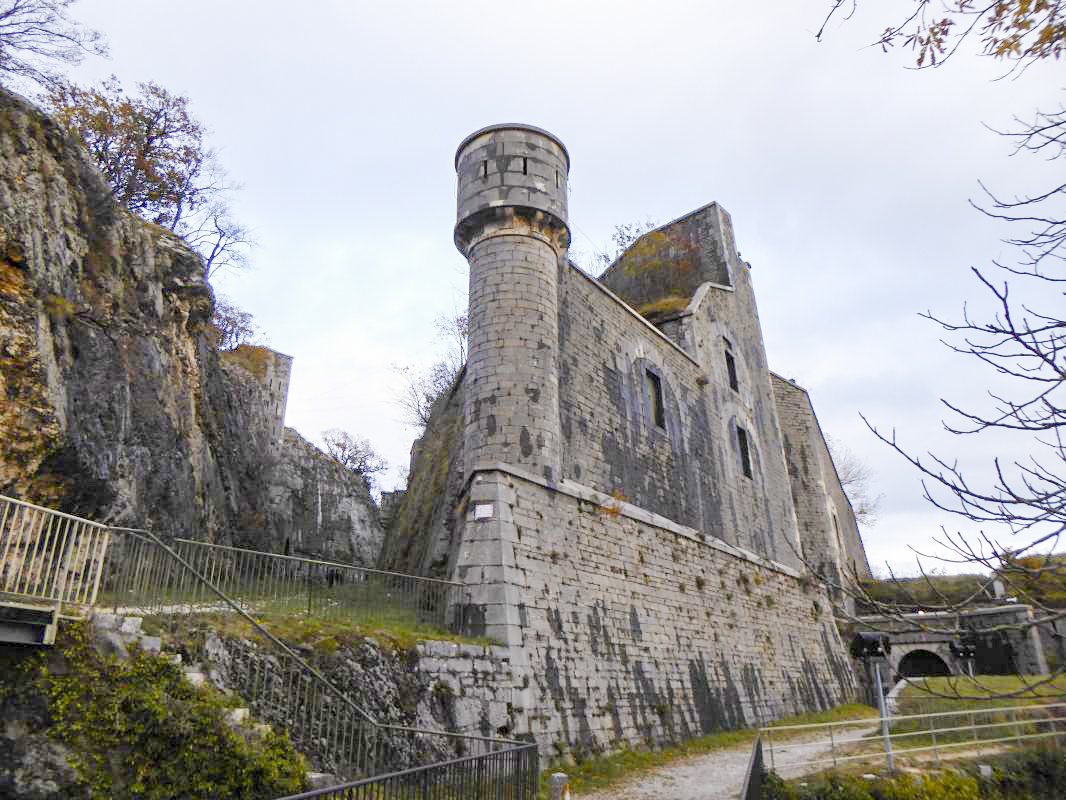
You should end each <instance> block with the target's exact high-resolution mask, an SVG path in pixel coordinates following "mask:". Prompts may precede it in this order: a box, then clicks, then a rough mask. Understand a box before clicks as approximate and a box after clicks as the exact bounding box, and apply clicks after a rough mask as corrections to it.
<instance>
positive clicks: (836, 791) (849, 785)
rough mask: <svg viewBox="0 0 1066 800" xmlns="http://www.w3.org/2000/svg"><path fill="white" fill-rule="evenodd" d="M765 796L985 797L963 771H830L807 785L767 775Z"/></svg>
mask: <svg viewBox="0 0 1066 800" xmlns="http://www.w3.org/2000/svg"><path fill="white" fill-rule="evenodd" d="M762 797H763V800H981V798H982V795H981V793H980V790H979V789H978V784H977V780H976V779H975V778H974V777H973V776H971V775H966V774H964V773H961V772H954V771H948V772H940V773H937V774H935V775H924V776H918V777H915V776H912V775H909V774H902V775H897V776H895V777H892V778H859V777H856V776H852V775H835V774H829V775H826V776H822V777H819V778H815V779H813V780H811V781H810V782H809V783H807V784H806V785H805V786H800V785H797V784H795V783H791V784H790V783H786V782H785V781H782V780H781V779H780V778H778V777H777V775H774V774H773V773H771V774H770V775H768V776H767V781H766V784H765V785H764V787H763V794H762Z"/></svg>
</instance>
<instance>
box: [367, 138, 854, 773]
mask: <svg viewBox="0 0 1066 800" xmlns="http://www.w3.org/2000/svg"><path fill="white" fill-rule="evenodd" d="M455 166H456V171H457V173H458V215H457V216H458V221H457V224H456V227H455V243H456V245H457V247H458V248H459V250H460V251H461V252H462V253H463V254H464V255H465V256H466V257H467V259H468V261H469V265H470V295H469V300H470V306H469V357H468V361H467V366H466V368H465V371H464V372H463V373H462V374H461V376H460V379H459V381H458V382H457V385H456V386H455V387H454V389H453V391H452V393H451V395H450V396H449V397H447V398H444V399H442V400H441V401H439V403H438V409H437V412H436V416H435V419H434V420H432V421H431V423H430V426H429V428H428V429H427V433H426V436H425V437H423V439H422V441H421V442H419V443H417V444H416V447H415V448H414V453H415V457H414V458H413V463H412V470H411V483H410V488H409V491H408V492H407V495H406V496H405V497H404V498H402V499H400V500H399V501H398V502H399V504H401V505H406V506H407V508H406V509H403V508H400V509H399V511H398V512H397V514H396V519H397V520H398V521H399V522H398V523H397V524H394V525H393V527H392V529H391V531H390V533H389V535H388V536H387V541H386V549H385V557H384V561H385V563H386V565H387V566H388V565H390V564H391V565H392V566H396V567H397V568H399V567H401V566H405V567H407V568H409V569H417V570H420V571H423V572H427V571H428V572H435V573H436V574H439V575H444V576H447V577H451V578H453V579H455V580H458V581H461V582H463V583H464V584H465V585H466V589H467V593H466V599H465V603H464V605H463V607H462V609H461V613H462V617H463V623H464V625H465V628H466V631H467V632H468V633H472V634H480V635H485V636H489V637H492V638H494V639H496V640H497V641H498V642H500V643H501V644H502V645H503V651H502V652H501V653H500V654H499V655H500V656H501V659H500V663H499V664H497V665H496V667H495V669H496V670H497V671H498V670H499V668H500V666H501V665H502V664H505V665H506V670H507V671H506V673H505V674H499V673H498V674H497V675H496V676H495V679H494V681H493V682H494V683H495V686H496V696H497V697H498V698H502V699H504V700H508V699H509V702H507V703H506V709H507V719H506V720H505V721H504V723H503V724H502V725H500V724H499V722H500V721H499V720H496V719H492V720H486V721H485V724H484V725H483V727H484V728H485V729H486V730H493V729H495V730H497V731H506V732H509V733H510V734H512V735H523V734H525V735H531V736H533V737H535V738H536V739H537V740H538V741H539V742H540V743H541V744H542V746H544V750H543V752H544V753H545V754H546V755H552V754H555V753H565V752H570V753H572V754H575V755H579V754H581V753H587V752H599V751H603V750H609V749H613V748H616V747H619V746H622V745H625V744H645V745H651V746H656V745H660V744H663V743H666V742H670V741H676V740H679V739H684V738H687V737H689V736H696V735H700V734H703V733H707V732H710V731H713V730H718V729H723V728H734V727H739V726H742V725H745V724H753V723H756V722H760V721H766V720H770V719H774V718H778V717H781V716H785V715H788V714H793V713H798V712H802V711H806V710H811V709H819V708H825V707H828V706H829V705H831V704H835V703H838V702H843V701H846V700H848V699H850V698H851V697H852V696H853V694H854V692H855V689H856V684H855V679H854V676H853V672H852V668H851V665H850V663H849V661H848V656H847V654H846V651H845V648H844V646H843V645H842V643H841V641H840V638H839V635H838V633H837V628H836V624H835V620H834V613H833V602H834V600H837V601H840V602H843V597H836V598H834V597H831V596H830V594H829V593H828V592H827V590H826V589H825V588H824V587H823V586H822V585H821V584H820V583H819V581H817V580H816V579H815V578H814V577H813V574H812V571H811V569H810V568H809V566H808V565H810V566H813V567H814V568H815V570H816V571H818V572H819V573H823V574H825V573H828V574H830V575H833V576H836V577H838V578H841V577H844V576H846V575H854V574H856V573H857V574H858V575H859V576H866V575H868V574H869V568H868V565H867V562H866V557H865V554H864V551H863V547H862V543H861V541H860V538H859V534H858V530H857V527H856V523H855V518H854V515H853V513H852V510H851V507H850V505H849V503H848V501H847V499H846V497H845V496H844V493H843V491H842V489H841V487H840V481H839V479H838V478H837V475H836V472H835V469H834V467H833V463H832V461H831V459H830V457H829V453H828V449H827V448H826V444H825V440H824V438H823V436H822V433H821V431H820V429H819V426H818V422H817V420H816V418H815V416H814V412H813V409H812V407H811V404H810V399H809V397H808V396H807V393H806V392H805V391H804V390H803V389H801V388H800V387H798V386H796V385H795V384H794V383H792V382H790V381H787V380H785V379H782V378H779V377H778V376H776V375H774V374H773V373H771V372H770V371H769V369H768V366H767V359H766V353H765V348H764V345H763V339H762V333H761V330H760V327H759V320H758V314H757V312H756V307H755V298H754V295H753V290H752V283H751V278H750V265H748V264H746V263H744V262H742V261H741V260H740V258H739V256H738V254H737V248H736V245H735V243H734V240H733V231H732V226H731V222H730V219H729V216H728V214H727V213H726V212H725V211H724V210H723V209H722V208H721V207H720V206H718V205H717V204H713V203H712V204H710V205H708V206H705V207H703V208H700V209H698V210H696V211H694V212H692V213H690V214H688V215H686V216H684V217H681V218H680V219H677V220H675V221H674V222H671V223H669V224H667V225H664V226H662V227H660V228H658V229H657V230H655V231H652V232H650V233H647V234H645V235H644V236H642V237H641V238H640V239H639V240H638V241H637V242H635V243H634V244H633V245H632V246H631V247H630V248H629V249H628V250H627V251H626V252H625V253H623V254H622V255H621V256H620V257H619V258H618V259H617V260H616V261H615V263H614V264H612V265H611V266H610V268H609V269H607V271H606V272H605V273H604V274H603V275H602V276H601V277H600V278H599V279H598V280H597V279H594V278H592V277H590V276H589V275H587V274H585V273H584V272H583V271H582V270H580V269H579V268H578V267H577V266H576V265H574V264H573V263H571V262H570V261H569V259H568V258H567V249H568V245H569V242H570V230H569V226H568V220H567V175H568V171H569V167H570V158H569V154H568V153H567V151H566V148H565V147H564V146H563V144H562V142H560V141H559V139H557V138H556V137H555V136H553V135H551V134H550V133H548V132H546V131H543V130H540V129H538V128H534V127H530V126H526V125H496V126H492V127H489V128H485V129H483V130H480V131H478V132H476V133H474V134H472V135H470V136H468V137H467V138H466V139H465V140H464V141H463V142H462V144H461V145H460V147H459V150H458V152H457V154H456V158H455ZM419 504H421V505H422V506H425V507H426V508H424V509H422V510H421V511H420V510H419V509H417V508H415V509H412V508H411V507H412V506H413V505H419ZM430 507H432V508H430ZM404 520H406V521H407V522H408V523H410V521H411V520H419V521H420V522H421V523H422V524H424V525H425V526H426V527H428V529H429V530H428V531H426V530H418V529H417V527H408V528H407V529H406V530H405V529H404ZM398 542H399V544H398ZM494 649H498V648H494Z"/></svg>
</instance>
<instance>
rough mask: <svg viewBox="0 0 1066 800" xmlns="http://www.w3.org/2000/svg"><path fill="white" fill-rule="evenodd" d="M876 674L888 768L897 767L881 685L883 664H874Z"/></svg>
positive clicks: (878, 703) (878, 702)
mask: <svg viewBox="0 0 1066 800" xmlns="http://www.w3.org/2000/svg"><path fill="white" fill-rule="evenodd" d="M874 676H875V677H876V679H877V705H878V706H879V707H880V710H881V736H882V738H883V739H884V740H885V758H886V759H887V761H888V769H889V770H890V771H891V770H894V769H895V768H896V762H895V759H894V758H893V757H892V734H891V733H889V730H888V711H887V710H886V709H885V693H884V690H883V689H882V686H881V665H880V664H875V665H874Z"/></svg>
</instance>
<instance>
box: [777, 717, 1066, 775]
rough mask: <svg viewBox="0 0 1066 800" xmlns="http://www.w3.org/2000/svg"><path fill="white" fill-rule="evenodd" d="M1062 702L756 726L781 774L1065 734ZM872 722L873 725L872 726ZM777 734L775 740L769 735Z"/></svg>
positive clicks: (944, 754) (932, 757) (1005, 745)
mask: <svg viewBox="0 0 1066 800" xmlns="http://www.w3.org/2000/svg"><path fill="white" fill-rule="evenodd" d="M1064 718H1066V703H1034V704H1030V705H1021V706H1019V705H1003V706H998V707H994V708H966V709H961V710H958V711H941V712H936V713H931V714H906V715H900V716H891V717H884V718H871V719H869V720H865V721H863V722H828V723H819V724H811V725H778V726H773V727H767V728H760V734H761V735H762V736H763V740H764V749H765V751H766V752H767V753H768V755H769V757H768V759H767V760H768V761H769V766H770V769H772V770H774V771H776V772H778V773H779V774H781V775H782V776H788V775H790V774H792V775H795V774H803V773H808V772H816V771H818V770H821V769H828V768H835V767H838V766H841V765H843V764H851V763H862V762H870V761H885V762H886V763H887V764H888V765H889V767H891V766H892V765H893V763H894V760H895V759H897V758H899V757H901V756H911V757H913V758H916V759H918V760H925V759H930V760H933V761H935V762H936V763H937V764H939V763H940V761H941V759H942V758H945V757H950V755H951V754H952V753H963V752H965V753H966V754H967V755H968V754H969V753H970V752H972V751H976V754H980V753H981V752H983V751H994V750H999V749H1009V748H1013V747H1017V746H1021V745H1024V744H1027V743H1029V742H1034V741H1039V740H1047V739H1051V740H1053V741H1054V742H1055V743H1056V744H1058V740H1059V737H1062V736H1066V719H1064ZM875 724H876V727H874V725H875ZM775 736H777V737H778V738H777V741H776V742H775V741H774V737H775Z"/></svg>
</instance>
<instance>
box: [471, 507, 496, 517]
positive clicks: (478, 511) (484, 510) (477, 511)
mask: <svg viewBox="0 0 1066 800" xmlns="http://www.w3.org/2000/svg"><path fill="white" fill-rule="evenodd" d="M474 519H492V503H478V504H477V505H476V506H474Z"/></svg>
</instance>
